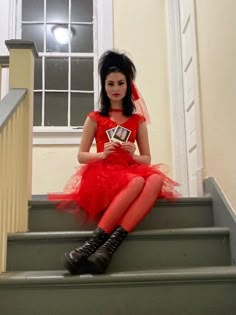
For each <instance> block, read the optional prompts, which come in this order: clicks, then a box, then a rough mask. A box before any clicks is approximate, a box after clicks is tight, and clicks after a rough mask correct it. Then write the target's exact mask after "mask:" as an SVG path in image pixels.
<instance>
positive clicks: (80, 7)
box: [71, 0, 93, 22]
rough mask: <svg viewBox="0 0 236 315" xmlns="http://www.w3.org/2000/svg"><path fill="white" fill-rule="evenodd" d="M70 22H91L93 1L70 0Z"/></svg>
mask: <svg viewBox="0 0 236 315" xmlns="http://www.w3.org/2000/svg"><path fill="white" fill-rule="evenodd" d="M71 21H72V22H92V21H93V0H72V1H71Z"/></svg>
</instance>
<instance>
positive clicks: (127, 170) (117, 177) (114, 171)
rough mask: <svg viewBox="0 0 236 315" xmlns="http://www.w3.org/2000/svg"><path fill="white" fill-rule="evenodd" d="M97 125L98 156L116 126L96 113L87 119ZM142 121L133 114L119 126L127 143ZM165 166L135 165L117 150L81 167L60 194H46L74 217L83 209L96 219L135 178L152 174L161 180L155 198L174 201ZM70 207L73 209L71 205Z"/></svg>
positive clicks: (133, 138)
mask: <svg viewBox="0 0 236 315" xmlns="http://www.w3.org/2000/svg"><path fill="white" fill-rule="evenodd" d="M88 116H89V117H90V118H91V119H93V120H94V121H96V123H97V131H96V134H95V140H96V146H97V152H103V149H104V144H105V143H106V142H109V138H108V135H107V133H106V131H107V130H109V129H111V128H114V127H116V126H117V123H116V122H114V121H113V120H111V119H110V117H103V116H101V115H100V113H99V112H97V111H96V112H91V113H90V114H89V115H88ZM143 121H145V118H144V117H143V116H141V115H139V114H133V115H132V116H130V117H128V118H127V120H126V121H125V122H124V123H123V124H120V126H122V127H125V128H127V129H129V130H130V131H131V134H130V137H129V139H128V141H130V142H135V140H136V136H137V131H138V127H139V124H140V123H142V122H143ZM165 168H166V166H165V165H164V164H156V165H151V164H138V163H137V162H136V161H135V160H134V159H133V158H132V156H131V155H130V154H129V153H128V152H127V151H124V150H123V149H121V148H120V147H118V148H117V150H116V151H115V152H114V153H111V154H110V155H109V156H108V157H106V158H105V159H101V160H91V161H89V163H88V164H85V165H82V166H81V167H80V168H79V169H78V171H77V172H76V173H75V174H74V175H72V177H71V178H70V179H69V181H68V182H67V184H66V186H65V189H64V192H63V193H56V194H49V195H48V199H49V200H60V202H59V204H58V208H61V209H64V210H66V211H69V212H74V213H75V214H76V213H78V212H79V209H80V208H83V209H84V210H85V212H86V213H87V214H88V216H89V217H90V218H95V217H96V216H97V215H98V214H100V213H101V212H102V211H104V210H105V209H106V207H107V206H108V205H109V204H110V203H111V201H112V200H113V198H114V197H115V196H116V195H117V194H118V193H119V192H120V191H121V190H122V189H124V188H125V186H126V185H127V184H128V182H129V181H130V180H131V179H132V178H133V177H135V176H142V177H143V178H147V177H148V176H150V175H152V174H160V175H162V176H164V183H163V186H162V190H161V192H160V193H159V192H157V198H166V199H176V198H177V197H178V196H179V193H178V192H177V191H176V190H175V187H176V186H178V184H177V183H176V182H175V181H173V180H172V179H170V178H169V177H168V176H167V175H165V174H164V173H163V172H164V169H165ZM72 204H73V209H72V207H71V205H72Z"/></svg>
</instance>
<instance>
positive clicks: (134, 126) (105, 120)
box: [88, 111, 145, 152]
mask: <svg viewBox="0 0 236 315" xmlns="http://www.w3.org/2000/svg"><path fill="white" fill-rule="evenodd" d="M88 116H89V117H90V118H91V119H93V120H94V121H96V123H97V131H96V134H95V140H96V145H97V152H103V149H104V144H105V143H106V142H109V138H108V136H107V134H106V131H107V130H108V129H111V128H114V127H116V126H117V125H118V124H117V123H116V122H115V121H113V120H111V118H110V117H104V116H101V115H100V113H99V112H98V111H95V112H91V113H89V114H88ZM144 121H145V118H144V117H143V116H142V115H140V114H133V115H132V116H130V117H127V120H126V121H125V122H124V123H122V124H120V126H122V127H124V128H127V129H129V130H130V131H131V134H130V137H129V139H128V141H130V142H135V140H136V136H137V131H138V127H139V124H140V123H141V122H144Z"/></svg>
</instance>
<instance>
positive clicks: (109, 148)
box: [103, 142, 119, 158]
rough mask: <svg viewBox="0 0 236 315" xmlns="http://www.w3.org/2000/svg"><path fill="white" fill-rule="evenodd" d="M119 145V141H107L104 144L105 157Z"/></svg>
mask: <svg viewBox="0 0 236 315" xmlns="http://www.w3.org/2000/svg"><path fill="white" fill-rule="evenodd" d="M118 146H119V143H117V142H106V143H105V144H104V151H103V157H104V158H106V157H107V156H108V155H110V154H111V153H113V152H115V150H116V148H117V147H118Z"/></svg>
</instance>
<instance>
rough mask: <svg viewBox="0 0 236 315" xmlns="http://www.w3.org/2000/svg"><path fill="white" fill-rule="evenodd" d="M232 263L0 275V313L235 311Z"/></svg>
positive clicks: (224, 314)
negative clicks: (77, 273) (79, 273)
mask: <svg viewBox="0 0 236 315" xmlns="http://www.w3.org/2000/svg"><path fill="white" fill-rule="evenodd" d="M235 290H236V267H233V266H228V267H225V266H222V267H208V268H206V267H205V268H180V269H165V270H149V271H139V272H120V273H107V274H105V275H100V276H92V275H83V276H67V275H65V273H64V271H60V270H59V271H44V272H43V271H40V272H10V273H6V274H3V275H1V276H0V300H1V303H0V313H1V314H4V315H19V314H20V315H21V314H24V315H31V314H34V315H39V314H50V315H53V314H57V315H67V314H70V315H78V314H89V315H97V314H99V315H107V314H109V315H116V314H119V315H127V314H129V315H144V314H148V315H156V314H161V315H180V314H181V315H200V314H201V315H203V314H207V315H235V310H236V299H235Z"/></svg>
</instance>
